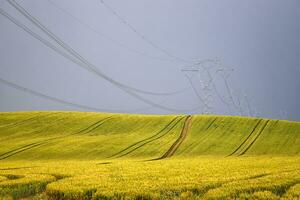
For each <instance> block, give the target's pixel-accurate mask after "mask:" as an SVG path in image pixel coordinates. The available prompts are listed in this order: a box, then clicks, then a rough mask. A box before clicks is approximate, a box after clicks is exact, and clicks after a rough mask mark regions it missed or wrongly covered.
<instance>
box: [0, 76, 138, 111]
mask: <svg viewBox="0 0 300 200" xmlns="http://www.w3.org/2000/svg"><path fill="white" fill-rule="evenodd" d="M0 82H1V83H2V84H5V85H7V86H9V87H12V88H14V89H17V90H20V91H23V92H25V93H28V94H31V95H34V96H37V97H41V98H44V99H48V100H51V101H54V102H57V103H60V104H64V105H67V106H72V107H77V108H81V109H86V110H91V111H101V112H136V111H140V110H142V109H144V108H140V109H136V110H131V111H130V110H120V109H105V108H98V107H91V106H87V105H82V104H78V103H73V102H69V101H66V100H63V99H60V98H56V97H52V96H49V95H47V94H43V93H41V92H37V91H34V90H32V89H29V88H26V87H23V86H20V85H18V84H16V83H13V82H10V81H7V80H4V79H2V78H0Z"/></svg>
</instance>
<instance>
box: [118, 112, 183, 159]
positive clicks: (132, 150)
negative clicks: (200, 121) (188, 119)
mask: <svg viewBox="0 0 300 200" xmlns="http://www.w3.org/2000/svg"><path fill="white" fill-rule="evenodd" d="M182 119H183V118H180V119H179V120H177V121H176V122H175V123H174V124H173V125H172V126H171V127H170V126H169V129H168V130H166V129H164V130H166V132H165V133H164V134H162V135H159V136H158V137H155V138H153V139H151V140H148V139H146V140H143V142H144V143H142V144H141V145H139V146H137V147H135V148H134V149H131V150H130V151H129V152H126V153H125V154H121V155H118V156H117V157H116V158H120V157H123V156H126V155H128V154H130V153H132V152H134V151H135V150H137V149H139V148H141V147H143V146H145V145H146V144H148V143H150V142H153V141H155V140H158V139H160V138H162V137H163V136H165V135H167V134H168V133H169V132H170V131H171V130H172V129H173V128H174V127H175V126H176V125H177V124H178V123H179V122H180V121H181V120H182ZM147 140H148V141H147Z"/></svg>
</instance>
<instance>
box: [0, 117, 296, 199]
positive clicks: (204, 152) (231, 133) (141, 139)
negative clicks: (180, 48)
mask: <svg viewBox="0 0 300 200" xmlns="http://www.w3.org/2000/svg"><path fill="white" fill-rule="evenodd" d="M1 198H2V199H21V198H26V199H300V123H299V122H289V121H281V120H270V119H258V118H246V117H229V116H215V115H195V116H185V115H172V116H171V115H129V114H105V113H91V112H90V113H87V112H86V113H85V112H16V113H5V112H3V113H0V199H1Z"/></svg>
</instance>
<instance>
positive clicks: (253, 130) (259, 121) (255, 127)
mask: <svg viewBox="0 0 300 200" xmlns="http://www.w3.org/2000/svg"><path fill="white" fill-rule="evenodd" d="M261 122H262V119H260V120H258V122H257V124H256V125H255V126H254V128H253V129H252V131H251V132H250V134H249V135H248V136H247V138H246V139H245V140H244V141H243V142H242V143H241V144H240V145H239V146H238V147H237V148H236V149H235V150H234V151H233V152H232V153H231V154H229V155H228V156H232V155H233V154H235V153H236V152H237V151H238V150H239V149H240V148H241V147H242V146H243V145H244V144H245V143H246V142H247V140H248V139H249V138H250V137H251V135H252V134H253V133H254V132H255V130H256V129H257V127H258V125H259V124H260V123H261Z"/></svg>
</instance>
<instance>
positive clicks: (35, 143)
mask: <svg viewBox="0 0 300 200" xmlns="http://www.w3.org/2000/svg"><path fill="white" fill-rule="evenodd" d="M110 118H112V117H107V118H104V119H102V120H100V121H99V122H97V123H96V124H98V123H101V122H102V123H101V124H99V125H98V126H96V127H94V128H92V129H91V130H94V129H95V128H98V127H99V126H101V125H102V124H103V123H104V122H105V121H106V120H108V119H110ZM91 130H90V131H91ZM88 132H89V131H88ZM75 134H78V133H73V134H70V135H63V136H58V137H54V138H49V139H46V140H42V141H39V142H34V143H31V144H27V145H24V146H22V147H19V148H17V149H13V150H11V151H8V152H5V153H3V154H1V155H0V160H4V159H6V158H9V157H11V156H14V155H16V154H18V153H21V152H23V151H26V150H30V149H32V148H34V147H39V146H42V145H45V144H47V143H49V141H52V140H55V139H62V138H65V137H69V136H72V135H75Z"/></svg>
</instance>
